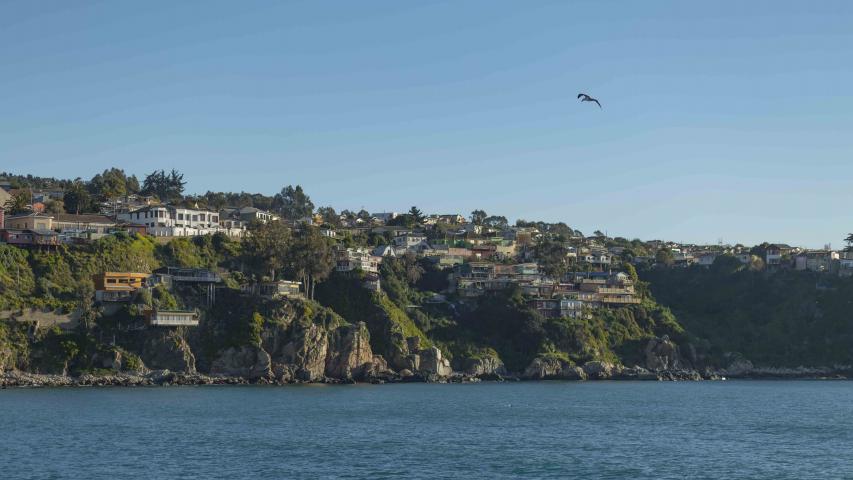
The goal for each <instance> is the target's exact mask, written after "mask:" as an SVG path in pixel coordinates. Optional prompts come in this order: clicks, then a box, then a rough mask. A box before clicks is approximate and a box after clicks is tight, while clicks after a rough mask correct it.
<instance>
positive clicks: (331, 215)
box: [317, 207, 341, 227]
mask: <svg viewBox="0 0 853 480" xmlns="http://www.w3.org/2000/svg"><path fill="white" fill-rule="evenodd" d="M317 213H319V214H320V216H321V217H323V223H325V224H327V225H331V226H333V227H339V226H340V225H341V216H340V215H338V212H336V211H335V209H334V208H332V207H320V208H318V209H317Z"/></svg>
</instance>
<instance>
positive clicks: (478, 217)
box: [471, 210, 488, 225]
mask: <svg viewBox="0 0 853 480" xmlns="http://www.w3.org/2000/svg"><path fill="white" fill-rule="evenodd" d="M487 216H488V215H487V214H486V212H485V211H484V210H474V211H473V212H471V223H473V224H474V225H482V224H483V221H484V220H485V219H486V217H487Z"/></svg>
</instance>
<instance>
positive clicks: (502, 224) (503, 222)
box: [483, 215, 509, 230]
mask: <svg viewBox="0 0 853 480" xmlns="http://www.w3.org/2000/svg"><path fill="white" fill-rule="evenodd" d="M483 225H485V226H487V227H490V228H494V229H498V230H505V229H506V228H507V227H508V226H509V222H508V221H507V219H506V217H504V216H502V215H492V216H490V217H486V218H485V219H484V220H483Z"/></svg>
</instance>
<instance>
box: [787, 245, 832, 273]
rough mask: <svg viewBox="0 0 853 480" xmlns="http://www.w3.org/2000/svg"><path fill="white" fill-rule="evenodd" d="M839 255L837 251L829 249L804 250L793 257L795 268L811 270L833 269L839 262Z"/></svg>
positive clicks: (828, 270)
mask: <svg viewBox="0 0 853 480" xmlns="http://www.w3.org/2000/svg"><path fill="white" fill-rule="evenodd" d="M840 259H841V256H840V255H839V253H838V252H833V251H830V250H813V251H805V252H802V253H799V254H797V255H796V256H795V257H794V269H795V270H801V271H802V270H808V271H811V272H830V271H834V270H835V269H836V268H837V267H836V264H840Z"/></svg>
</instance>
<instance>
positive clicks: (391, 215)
mask: <svg viewBox="0 0 853 480" xmlns="http://www.w3.org/2000/svg"><path fill="white" fill-rule="evenodd" d="M370 216H371V217H373V218H375V219H377V220H379V221H381V222H382V223H388V222H390V221H391V220H394V219H395V218H397V217H399V216H400V214H399V213H397V212H379V213H371V214H370Z"/></svg>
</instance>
